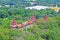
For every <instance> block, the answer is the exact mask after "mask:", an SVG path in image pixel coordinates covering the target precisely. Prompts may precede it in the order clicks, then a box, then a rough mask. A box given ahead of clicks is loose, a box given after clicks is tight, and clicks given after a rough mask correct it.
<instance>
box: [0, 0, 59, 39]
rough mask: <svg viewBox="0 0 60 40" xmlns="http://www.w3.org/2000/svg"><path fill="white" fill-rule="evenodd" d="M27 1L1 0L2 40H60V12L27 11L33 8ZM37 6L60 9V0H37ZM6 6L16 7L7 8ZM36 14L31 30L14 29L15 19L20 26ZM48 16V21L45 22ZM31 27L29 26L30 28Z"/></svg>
mask: <svg viewBox="0 0 60 40" xmlns="http://www.w3.org/2000/svg"><path fill="white" fill-rule="evenodd" d="M29 2H32V0H31V1H28V0H27V1H26V0H0V5H2V7H0V40H60V10H59V12H56V11H54V10H52V9H41V10H35V9H32V10H30V9H25V7H26V6H33V5H31V4H30V3H29ZM35 2H36V3H37V4H34V5H35V6H36V5H42V6H55V5H56V4H57V5H58V7H60V0H53V1H52V0H36V1H35ZM4 5H14V7H12V6H10V7H5V6H4ZM32 14H34V17H35V18H36V21H35V22H34V23H33V26H31V27H30V28H24V29H23V28H22V30H20V29H21V28H14V29H11V28H10V25H11V24H12V21H13V20H14V19H15V20H16V22H17V23H18V24H20V23H24V22H26V21H29V19H30V17H31V16H32ZM46 15H47V18H48V20H45V16H46ZM28 27H29V26H28Z"/></svg>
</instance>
